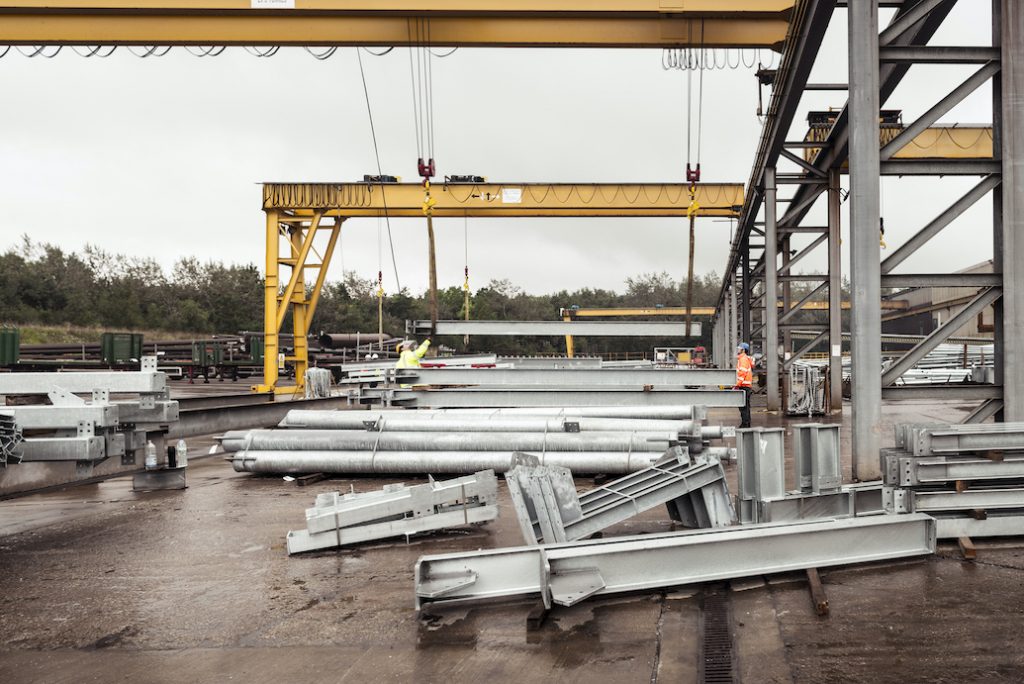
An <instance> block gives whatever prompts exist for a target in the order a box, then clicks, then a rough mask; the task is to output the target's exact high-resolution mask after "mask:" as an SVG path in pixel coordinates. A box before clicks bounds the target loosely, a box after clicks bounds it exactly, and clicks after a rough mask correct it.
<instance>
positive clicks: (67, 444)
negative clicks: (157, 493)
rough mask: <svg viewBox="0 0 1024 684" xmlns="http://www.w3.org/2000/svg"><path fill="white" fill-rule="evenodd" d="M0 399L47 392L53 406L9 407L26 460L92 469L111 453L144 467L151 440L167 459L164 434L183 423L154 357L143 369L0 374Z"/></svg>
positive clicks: (147, 359)
mask: <svg viewBox="0 0 1024 684" xmlns="http://www.w3.org/2000/svg"><path fill="white" fill-rule="evenodd" d="M0 396H20V397H22V398H23V399H24V398H26V397H32V396H45V397H47V398H48V400H49V403H34V404H19V405H17V406H7V407H5V408H4V411H5V413H7V414H9V415H10V416H12V417H13V419H14V422H15V424H16V425H17V428H18V429H19V430H21V431H23V432H24V433H25V435H26V436H25V438H24V441H23V442H22V443H21V445H20V447H19V453H20V457H21V461H22V462H26V463H27V462H37V461H42V462H53V461H75V462H77V463H79V465H81V466H82V467H83V468H89V467H91V466H92V465H95V464H96V463H99V462H102V461H104V460H106V459H108V458H113V457H120V458H121V461H122V464H124V465H131V464H141V463H142V459H143V458H144V456H145V449H146V445H147V444H148V443H149V442H153V443H154V447H155V448H156V449H157V454H158V456H161V457H162V456H163V453H162V452H163V451H164V449H163V445H164V437H163V435H164V434H165V433H166V431H167V428H168V426H169V425H170V424H172V423H174V422H176V421H177V420H178V402H176V401H171V400H170V398H169V392H168V388H167V377H166V375H165V374H164V373H162V372H158V371H157V370H156V359H155V358H153V357H146V358H144V359H143V363H142V370H141V371H137V372H136V371H130V372H129V371H125V372H120V371H113V372H71V373H9V374H0Z"/></svg>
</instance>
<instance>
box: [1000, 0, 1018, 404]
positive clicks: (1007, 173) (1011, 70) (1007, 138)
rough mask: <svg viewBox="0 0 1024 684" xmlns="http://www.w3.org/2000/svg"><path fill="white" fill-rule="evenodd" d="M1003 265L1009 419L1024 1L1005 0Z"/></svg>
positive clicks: (1014, 384)
mask: <svg viewBox="0 0 1024 684" xmlns="http://www.w3.org/2000/svg"><path fill="white" fill-rule="evenodd" d="M1001 9H1002V11H1001V14H1002V16H1001V17H1000V21H1001V24H1002V27H1001V58H1002V74H1001V82H1002V83H1001V85H1002V93H1001V98H1000V99H1001V100H1002V103H1001V104H1002V107H1001V114H1002V121H1001V122H1000V124H1001V125H1000V126H999V128H1000V129H1001V130H1000V133H1001V136H1002V145H1001V148H1002V149H1001V153H1002V173H1003V188H1002V204H1003V207H1002V208H1003V216H1002V238H1003V239H1002V267H1003V268H1002V270H1003V299H1002V301H1003V331H1002V332H1003V336H1002V362H1003V373H1002V375H1003V402H1004V408H1003V420H1006V421H1020V420H1024V293H1022V292H1021V289H1020V288H1021V283H1024V6H1021V3H1020V2H1018V1H1017V0H1003V4H1002V8H1001Z"/></svg>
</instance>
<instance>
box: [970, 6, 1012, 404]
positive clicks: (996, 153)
mask: <svg viewBox="0 0 1024 684" xmlns="http://www.w3.org/2000/svg"><path fill="white" fill-rule="evenodd" d="M1002 13H1003V10H1002V0H992V45H993V46H994V47H999V46H1000V45H1002V25H1003V22H1002ZM1011 73H1012V72H1011ZM1002 109H1003V81H1002V78H993V79H992V158H993V159H994V160H995V161H996V163H998V164H1000V167H1001V166H1002V157H1003V152H1002V148H1003V145H1002V140H1003V131H1002V128H1003V127H1002V122H1003V111H1002ZM1000 182H1002V172H1001V171H1000ZM992 271H993V272H994V273H998V274H1000V276H1001V277H1003V278H1004V279H1005V272H1004V269H1003V193H1002V190H1001V189H999V190H995V191H994V192H993V193H992ZM1004 282H1006V281H1005V280H1004ZM1015 297H1016V295H1014V294H1012V293H1011V294H1010V297H1008V298H1015ZM1003 301H1004V298H1003V297H1000V298H999V299H998V300H996V302H995V303H993V304H992V328H993V330H992V378H993V382H994V384H995V385H996V386H997V387H1001V388H1002V389H1001V390H1000V392H1002V393H1003V397H1005V393H1006V379H1005V377H1004V374H1003V359H1004V358H1005V354H1006V345H1005V342H1004V340H1005V333H1004V327H1003V313H1004V312H1003ZM1018 344H1019V343H1018ZM1018 363H1019V362H1018ZM1010 391H1011V392H1015V391H1018V388H1017V387H1014V388H1011V389H1010ZM1003 397H1000V398H999V399H997V400H992V401H991V402H985V403H984V404H982V405H980V406H979V407H978V408H977V409H975V410H974V411H972V412H971V413H970V414H968V416H967V418H966V419H965V422H968V423H973V422H981V421H982V420H985V419H987V418H989V417H990V415H991V416H994V418H995V420H1002V419H1003V407H1004V406H1005V402H1004V401H1003ZM992 408H995V410H994V411H991V409H992ZM990 411H991V413H990ZM986 414H990V415H986ZM982 416H984V417H982Z"/></svg>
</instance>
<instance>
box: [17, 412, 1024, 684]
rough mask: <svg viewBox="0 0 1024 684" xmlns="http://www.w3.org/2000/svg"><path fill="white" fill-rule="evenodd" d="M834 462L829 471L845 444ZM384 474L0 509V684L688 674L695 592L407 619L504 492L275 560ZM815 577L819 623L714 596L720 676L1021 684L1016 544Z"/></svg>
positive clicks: (782, 605) (210, 476)
mask: <svg viewBox="0 0 1024 684" xmlns="http://www.w3.org/2000/svg"><path fill="white" fill-rule="evenodd" d="M884 415H885V416H886V420H887V422H890V423H891V422H904V421H917V422H920V421H925V420H947V421H948V420H956V419H958V417H959V416H960V415H962V409H961V407H958V406H955V405H945V406H936V405H934V404H913V403H906V402H904V403H901V404H892V405H889V406H887V407H886V410H885V413H884ZM848 419H849V416H848V415H847V416H846V420H848ZM755 421H756V422H758V423H760V424H779V425H783V424H785V423H787V422H802V421H799V420H796V421H793V420H789V421H787V420H786V419H782V418H778V417H769V416H767V415H765V414H764V413H763V412H755ZM709 422H711V423H717V422H724V423H726V424H736V415H735V412H734V411H715V412H713V413H712V417H711V420H710V421H709ZM885 429H886V431H887V432H886V434H888V426H886V427H885ZM199 446H200V445H199V444H198V443H197V444H196V447H199ZM194 451H195V452H198V451H202V449H201V448H196V449H195V450H194ZM844 452H845V454H846V459H847V466H848V463H849V444H848V440H847V439H846V436H844ZM728 470H729V472H730V479H731V480H733V482H734V478H735V467H734V466H732V465H730V466H729V468H728ZM391 481H397V480H394V479H382V478H380V479H378V478H367V479H353V480H348V479H344V480H342V479H336V480H329V481H323V482H319V483H316V484H314V485H311V486H308V487H304V488H300V487H297V486H296V485H295V484H294V483H289V482H285V481H283V480H282V479H280V478H277V477H258V476H252V475H247V474H239V473H235V472H234V471H233V470H232V469H231V467H230V465H229V464H228V463H226V462H224V461H223V460H221V459H220V458H217V457H214V458H206V459H202V460H192V462H191V465H190V472H189V489H187V490H186V491H184V492H153V493H133V492H132V491H131V480H130V478H119V479H114V480H110V481H107V482H103V483H99V484H91V485H84V486H78V487H71V488H68V489H65V490H62V491H56V492H48V493H45V494H38V495H33V496H28V497H22V498H18V499H12V500H9V501H3V502H0V577H3V582H2V584H0V586H2V589H0V682H76V683H77V682H110V681H130V682H215V681H216V682H220V681H227V680H234V681H244V682H280V681H287V682H305V681H311V682H312V681H315V682H324V681H343V682H377V681H413V680H415V681H418V682H438V681H509V680H517V681H521V682H533V681H549V680H554V679H558V680H559V681H564V682H586V683H587V684H593V683H597V682H645V683H647V682H690V681H698V679H699V676H700V653H701V638H700V635H701V626H700V625H701V605H702V588H700V587H683V588H680V589H678V590H674V591H667V592H651V593H645V594H640V595H634V596H620V597H615V598H609V599H595V600H590V601H586V602H584V603H582V604H580V605H578V606H575V607H573V608H569V609H556V610H555V611H553V612H552V613H551V615H550V617H549V618H548V620H547V622H546V623H545V624H544V625H543V627H541V629H539V630H537V631H528V630H527V628H526V618H527V615H528V614H529V612H530V610H531V608H533V606H532V605H531V604H528V603H514V604H504V605H490V606H486V607H468V608H467V607H461V608H458V609H451V608H449V609H444V610H440V609H433V610H430V611H429V614H428V615H425V616H424V617H422V618H419V617H417V615H416V614H415V612H414V610H413V596H412V587H413V563H414V562H415V560H416V558H417V557H418V556H420V555H422V554H427V553H442V552H446V551H456V550H471V549H476V548H490V547H497V546H507V545H518V544H520V543H521V538H520V536H519V531H518V527H517V525H516V523H515V518H514V514H513V513H512V510H511V504H510V501H509V500H508V496H507V491H506V490H504V488H502V496H501V501H500V506H501V515H500V517H499V519H498V520H496V521H493V522H491V523H489V524H487V525H484V526H480V527H476V528H473V529H470V530H458V531H452V532H449V533H445V534H437V535H432V536H425V537H421V538H414V539H413V540H412V542H411V543H409V544H406V543H405V541H404V540H403V541H396V542H393V543H392V542H376V543H373V544H369V545H365V546H361V547H358V548H354V549H347V550H342V551H337V550H335V551H325V552H316V553H312V554H306V555H303V556H298V557H294V558H289V557H288V556H287V554H286V552H285V548H284V538H285V534H286V533H287V531H288V530H289V529H292V528H296V529H297V528H300V527H302V524H303V509H304V508H305V507H307V506H309V505H310V504H311V502H312V500H313V498H314V497H315V495H316V494H317V493H319V492H325V491H333V490H338V489H342V490H348V489H349V487H350V486H352V487H354V488H355V489H356V490H357V491H366V490H372V489H377V488H379V487H381V486H383V485H384V484H385V483H387V482H391ZM405 481H410V480H409V479H405ZM578 484H579V486H580V487H589V486H591V485H592V481H591V480H589V479H580V480H579V482H578ZM664 518H665V515H664V512H663V511H659V510H655V511H649V512H647V513H645V514H644V515H642V516H640V517H638V518H635V519H633V520H630V521H628V522H627V523H624V524H622V525H619V526H617V527H616V528H613V529H611V530H609V531H608V534H635V533H642V532H654V531H662V530H667V529H670V527H669V524H668V523H667V522H666V521H665V520H664ZM821 574H822V579H823V582H824V587H825V591H826V592H827V594H828V598H829V602H830V609H831V612H830V615H829V616H827V617H818V616H817V615H816V614H815V613H814V611H813V608H812V605H811V600H810V598H809V594H808V591H807V587H806V582H805V581H804V579H803V577H802V576H785V577H771V578H755V579H753V580H743V581H737V582H735V583H733V584H732V586H731V587H730V588H726V589H725V591H726V592H727V594H728V597H729V601H730V606H731V610H730V614H731V625H732V633H733V640H734V641H733V653H734V666H735V672H736V676H737V681H742V682H793V683H797V684H800V683H804V682H808V683H825V682H872V683H874V682H900V683H901V684H902V683H906V682H1020V681H1024V634H1022V629H1021V627H1022V625H1024V539H1004V540H1000V541H998V542H995V541H990V542H984V541H979V542H978V558H977V559H976V560H974V561H965V560H963V559H962V558H961V557H960V555H959V552H958V550H957V549H956V547H955V546H943V547H942V548H941V549H940V553H939V554H937V555H936V556H935V557H931V558H928V559H924V560H915V561H909V562H898V563H888V564H883V565H873V566H861V567H854V568H844V569H835V570H825V571H822V573H821Z"/></svg>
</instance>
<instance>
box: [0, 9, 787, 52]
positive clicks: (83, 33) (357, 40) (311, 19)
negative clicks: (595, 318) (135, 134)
mask: <svg viewBox="0 0 1024 684" xmlns="http://www.w3.org/2000/svg"><path fill="white" fill-rule="evenodd" d="M795 3H796V0H425V1H422V2H420V1H417V0H151V1H150V2H141V1H139V0H8V1H6V2H4V1H0V45H5V44H12V45H17V44H22V45H25V44H28V45H38V44H50V45H306V46H328V45H399V46H401V45H415V44H417V38H416V37H417V29H419V31H420V33H419V35H420V36H421V37H420V38H419V41H420V43H422V42H423V41H424V38H423V36H429V37H428V38H426V42H428V43H429V44H430V45H437V46H467V47H622V48H669V47H687V46H698V45H703V46H705V47H761V48H773V49H775V50H779V51H781V49H782V44H783V42H784V41H785V38H786V33H787V31H788V29H789V18H790V14H791V13H792V10H793V6H794V5H795ZM420 21H422V24H421V23H420Z"/></svg>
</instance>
